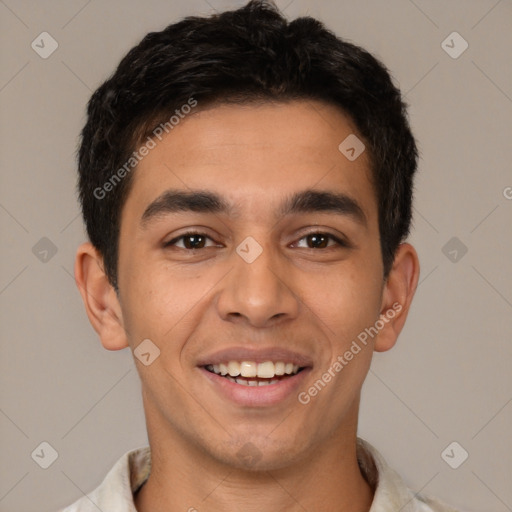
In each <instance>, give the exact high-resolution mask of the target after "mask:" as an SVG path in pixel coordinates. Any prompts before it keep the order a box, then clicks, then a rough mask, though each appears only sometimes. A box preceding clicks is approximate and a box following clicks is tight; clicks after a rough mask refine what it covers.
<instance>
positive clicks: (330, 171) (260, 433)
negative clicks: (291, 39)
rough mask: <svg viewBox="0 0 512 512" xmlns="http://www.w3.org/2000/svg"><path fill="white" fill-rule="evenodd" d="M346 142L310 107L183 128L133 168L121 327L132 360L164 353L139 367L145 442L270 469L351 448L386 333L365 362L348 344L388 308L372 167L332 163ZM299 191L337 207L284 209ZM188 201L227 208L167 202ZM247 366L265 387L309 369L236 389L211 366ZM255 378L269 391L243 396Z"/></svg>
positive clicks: (202, 118) (126, 210)
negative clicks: (139, 353)
mask: <svg viewBox="0 0 512 512" xmlns="http://www.w3.org/2000/svg"><path fill="white" fill-rule="evenodd" d="M199 108H200V105H199ZM354 133H357V132H356V129H355V126H354V125H353V124H352V123H351V122H350V120H348V118H347V117H345V116H344V115H342V114H341V113H340V112H339V111H338V110H337V109H335V108H334V107H332V106H327V105H324V104H322V103H318V102H291V103H288V104H276V105H273V104H266V105H260V106H221V107H215V108H212V109H209V110H206V111H202V112H199V113H197V114H195V115H191V116H189V117H188V118H186V119H184V120H183V121H181V123H180V124H179V125H178V126H176V127H175V128H174V129H173V130H172V132H170V133H169V134H168V135H166V136H165V138H164V139H163V141H162V142H160V143H158V145H157V147H155V148H154V149H152V150H151V151H150V153H149V154H148V155H147V156H146V157H145V158H144V159H143V160H142V161H141V163H140V164H139V166H138V168H137V170H136V171H135V174H134V176H133V183H132V188H131V190H130V193H129V196H128V198H127V201H126V203H125V205H124V207H123V211H122V219H121V233H120V242H119V265H118V283H119V303H120V312H121V315H120V316H121V318H120V319H119V322H120V326H121V327H122V329H120V331H121V330H122V332H123V336H124V332H126V343H127V344H129V346H130V348H131V349H132V350H134V349H135V348H136V347H137V346H138V345H139V344H140V343H141V342H142V341H143V340H147V339H149V340H151V342H152V343H153V344H154V345H156V347H158V349H159V350H160V355H159V357H157V358H156V359H155V360H154V361H153V362H152V363H151V364H149V365H147V366H145V365H144V364H142V363H141V362H140V361H139V360H137V359H136V364H137V368H138V371H139V373H140V377H141V379H142V386H143V396H144V406H145V411H146V417H147V424H148V432H149V435H150V441H151V438H160V439H163V438H164V437H165V438H166V439H174V440H175V441H176V444H177V445H179V446H181V447H182V448H180V449H183V450H185V451H193V450H196V449H199V450H200V451H201V452H203V453H204V454H205V456H211V457H213V458H214V459H216V460H217V461H222V462H226V463H228V464H229V465H231V466H233V465H234V466H238V467H253V468H263V469H265V468H266V469H270V468H278V467H284V466H286V465H289V464H291V463H294V462H298V461H300V460H306V458H307V457H309V456H311V454H313V453H315V451H318V450H321V449H322V447H325V446H327V443H328V442H329V440H330V439H332V436H333V435H335V434H339V435H341V436H343V435H347V436H352V435H355V428H356V423H357V412H358V404H359V395H360V390H361V386H362V384H363V381H364V378H365V376H366V374H367V371H368V368H369V365H370V361H371V355H372V351H373V350H374V349H377V350H378V349H379V347H378V346H376V345H375V344H376V343H378V340H379V337H381V336H383V335H384V334H383V333H385V332H387V331H389V330H391V329H392V326H391V323H389V324H386V325H385V327H383V328H382V329H381V332H380V334H379V336H377V337H376V338H374V339H372V338H371V336H370V337H367V344H366V345H364V344H363V343H361V342H360V341H358V342H357V344H358V346H359V351H357V349H355V348H354V345H353V342H354V340H358V335H360V333H362V332H363V331H365V329H366V328H369V327H372V326H375V324H376V321H377V320H379V315H380V314H384V313H385V312H386V311H387V310H389V309H390V308H391V303H392V302H395V300H394V299H395V298H396V297H394V296H393V295H392V293H391V292H390V291H389V290H388V291H387V288H386V284H385V283H384V281H383V263H382V256H381V250H380V241H379V230H378V216H377V201H376V195H375V191H374V189H373V187H372V183H371V175H370V168H369V165H370V164H369V158H368V154H367V152H366V151H365V152H363V153H362V154H361V155H360V156H359V157H358V158H357V159H355V160H354V161H350V160H349V159H347V157H346V156H345V155H344V154H343V153H342V152H340V150H339V149H338V146H339V145H340V143H341V142H342V141H343V140H344V139H345V138H346V137H347V136H349V135H350V134H354ZM307 191H310V192H314V193H324V194H332V195H333V197H332V201H330V200H329V198H327V197H323V198H321V197H320V198H319V200H317V201H314V200H312V201H304V200H303V201H300V200H299V201H298V202H297V203H296V208H290V206H293V204H290V201H291V199H292V198H293V197H294V196H298V197H299V198H300V197H301V195H303V194H305V193H306V192H307ZM197 192H201V193H204V194H211V195H215V196H216V197H218V198H219V199H220V201H221V202H222V203H224V204H225V205H226V208H227V209H223V208H220V209H217V210H215V211H208V209H207V208H204V207H199V203H200V202H199V201H195V203H194V204H196V205H198V207H197V208H196V210H197V211H195V210H194V209H191V208H190V205H188V203H187V202H186V201H184V200H177V199H176V198H172V197H171V196H172V194H176V193H183V194H194V193H197ZM166 194H168V197H167V198H166ZM334 195H336V197H335V196H334ZM201 204H202V203H201ZM211 204H212V203H210V206H211ZM173 205H174V206H173ZM176 205H181V206H183V209H181V208H176ZM187 205H188V206H187ZM335 205H337V206H336V207H335ZM286 210H288V211H286ZM283 211H284V213H283ZM188 231H194V232H197V233H200V236H198V235H195V236H194V235H192V236H189V237H187V236H185V235H186V233H187V232H188ZM181 236H185V237H184V238H180V237H181ZM336 239H339V240H340V241H341V242H342V243H343V245H342V244H340V243H338V242H336ZM173 240H175V242H174V243H173V244H171V243H170V242H171V241H173ZM194 247H195V248H194ZM193 248H194V249H193ZM388 292H389V293H388ZM398 330H399V329H398ZM390 338H393V342H394V339H395V338H396V336H395V337H394V335H393V334H391V335H388V341H387V342H386V343H388V344H389V343H390V342H389V339H390ZM359 339H361V338H359ZM104 343H105V340H104ZM146 343H147V342H146ZM105 345H106V346H108V345H109V342H108V341H107V342H106V343H105ZM121 345H122V343H121ZM121 345H118V346H116V348H122V347H121ZM112 346H113V345H112V344H111V345H110V347H109V348H111V347H112ZM351 347H352V353H353V357H352V358H350V356H349V358H347V357H345V356H344V355H345V354H346V353H347V351H350V349H351ZM382 349H384V347H382ZM150 353H151V350H150ZM146 357H147V356H146ZM150 357H152V356H150ZM340 358H341V359H340ZM341 360H342V361H343V363H341V362H340V361H341ZM336 361H338V363H339V364H338V365H336ZM242 362H253V363H264V362H272V363H274V365H271V364H270V365H269V364H265V365H262V366H261V367H260V371H261V372H263V373H262V375H273V374H274V373H275V372H278V373H281V372H282V365H281V364H278V365H275V363H285V365H286V364H287V363H292V364H294V365H296V366H297V365H298V366H299V367H301V368H303V369H302V370H301V371H299V372H298V373H297V374H295V375H288V376H286V375H284V376H276V377H273V378H266V379H258V378H256V377H252V378H251V377H247V378H244V379H242V383H237V382H233V380H232V379H231V380H230V379H228V378H227V377H225V376H221V375H218V374H216V373H214V372H212V371H210V370H211V367H209V369H208V368H207V366H208V365H213V364H216V365H220V364H221V363H223V364H225V365H228V363H229V368H230V369H232V370H233V369H234V370H236V368H237V363H242ZM340 365H341V367H342V368H341V369H340ZM246 366H247V369H248V370H249V373H250V372H251V370H252V368H253V365H251V364H249V365H246ZM220 368H222V366H220ZM216 369H217V371H219V369H218V368H216ZM287 370H288V371H289V368H287ZM329 370H330V373H329V375H330V377H331V378H329V377H326V376H325V374H326V372H329ZM265 372H269V373H265ZM235 373H236V372H235ZM259 380H263V381H264V382H265V384H266V383H267V382H269V381H274V382H273V383H270V384H267V385H247V384H251V383H250V382H248V381H259ZM319 380H320V381H321V383H319V382H318V381H319ZM253 383H254V382H253ZM253 383H252V384H253ZM315 383H316V387H315ZM256 384H259V382H256ZM311 388H313V390H311ZM315 390H316V392H315ZM248 443H249V444H248Z"/></svg>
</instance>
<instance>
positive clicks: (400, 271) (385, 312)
mask: <svg viewBox="0 0 512 512" xmlns="http://www.w3.org/2000/svg"><path fill="white" fill-rule="evenodd" d="M419 274H420V264H419V259H418V255H417V253H416V250H415V249H414V247H413V246H412V245H410V244H408V243H403V244H400V246H399V247H398V249H397V252H396V255H395V259H394V261H393V267H392V269H391V271H390V273H389V276H388V279H387V280H386V283H385V285H384V291H383V294H382V306H381V313H380V318H381V320H382V322H383V324H384V326H383V328H382V330H381V331H380V332H379V334H378V336H377V337H376V339H375V344H374V350H375V351H376V352H385V351H386V350H389V349H391V348H392V347H393V346H394V345H395V343H396V341H397V339H398V335H399V334H400V332H401V330H402V328H403V326H404V324H405V320H406V318H407V314H408V312H409V308H410V306H411V302H412V299H413V297H414V293H415V292H416V287H417V285H418V279H419Z"/></svg>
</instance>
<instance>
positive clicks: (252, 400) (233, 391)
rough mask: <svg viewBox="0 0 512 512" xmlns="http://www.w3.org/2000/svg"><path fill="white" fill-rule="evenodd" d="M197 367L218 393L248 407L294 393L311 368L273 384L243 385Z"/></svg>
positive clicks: (260, 404) (263, 405)
mask: <svg viewBox="0 0 512 512" xmlns="http://www.w3.org/2000/svg"><path fill="white" fill-rule="evenodd" d="M199 369H200V370H201V372H202V373H203V374H204V376H205V377H206V378H207V379H209V380H210V382H212V383H213V384H214V389H215V390H216V391H217V392H218V393H220V394H221V395H222V396H224V397H225V398H227V399H228V400H230V401H232V402H235V403H236V404H238V405H243V406H249V407H268V406H271V405H276V404H279V403H280V402H282V401H283V400H286V399H287V398H289V397H290V396H292V395H294V394H295V392H296V391H297V389H298V388H299V387H300V386H301V383H302V382H303V381H304V379H305V378H306V374H307V373H309V371H310V370H311V368H304V369H303V370H302V371H300V372H299V373H297V374H295V375H293V376H291V377H286V378H284V379H282V380H280V381H279V382H276V383H275V384H267V385H265V386H244V385H243V384H237V383H236V382H232V381H230V380H229V379H226V378H225V377H221V376H220V375H217V374H216V373H212V372H209V371H208V370H207V369H206V368H202V367H201V368H199Z"/></svg>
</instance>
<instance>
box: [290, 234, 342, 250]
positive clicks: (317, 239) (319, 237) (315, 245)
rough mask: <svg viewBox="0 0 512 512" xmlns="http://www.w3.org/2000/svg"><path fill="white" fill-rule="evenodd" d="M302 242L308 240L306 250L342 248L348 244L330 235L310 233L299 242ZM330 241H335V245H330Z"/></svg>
mask: <svg viewBox="0 0 512 512" xmlns="http://www.w3.org/2000/svg"><path fill="white" fill-rule="evenodd" d="M302 240H306V244H307V247H306V249H327V248H329V247H333V246H336V245H337V246H341V247H347V244H346V243H345V242H343V241H342V240H340V239H339V238H337V237H335V236H334V235H331V234H329V233H320V232H316V233H309V234H308V235H306V236H304V237H302V238H301V239H300V240H299V242H301V241H302ZM330 240H332V241H334V244H332V243H331V244H329V241H330Z"/></svg>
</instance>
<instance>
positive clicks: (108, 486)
mask: <svg viewBox="0 0 512 512" xmlns="http://www.w3.org/2000/svg"><path fill="white" fill-rule="evenodd" d="M150 468H151V457H150V450H149V447H148V446H145V447H141V448H136V449H134V450H130V451H128V452H126V453H125V454H124V455H123V456H122V457H121V458H120V459H119V460H118V461H117V462H116V463H115V465H114V466H113V467H112V469H111V470H110V471H109V472H108V474H107V476H106V477H105V478H104V479H103V481H102V482H101V484H100V485H99V486H98V487H97V488H96V489H94V490H93V491H92V492H90V493H89V494H87V495H84V496H82V497H81V498H80V499H78V500H77V501H75V502H74V503H72V504H71V505H69V506H67V507H66V508H63V509H60V510H59V511H58V512H98V509H99V510H105V511H107V510H111V511H114V510H115V511H116V512H133V511H135V507H134V504H133V491H134V490H135V489H137V488H138V487H139V486H140V485H142V484H143V483H144V481H145V480H146V478H147V477H148V475H149V471H150Z"/></svg>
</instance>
